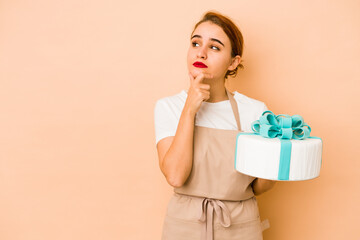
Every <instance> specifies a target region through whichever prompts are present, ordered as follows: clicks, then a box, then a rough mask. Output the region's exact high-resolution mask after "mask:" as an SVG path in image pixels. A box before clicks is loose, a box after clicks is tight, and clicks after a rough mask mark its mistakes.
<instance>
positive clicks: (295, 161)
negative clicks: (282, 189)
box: [235, 132, 322, 181]
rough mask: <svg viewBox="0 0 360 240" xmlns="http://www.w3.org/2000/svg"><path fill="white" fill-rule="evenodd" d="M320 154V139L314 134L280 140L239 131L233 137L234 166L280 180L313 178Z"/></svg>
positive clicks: (246, 172)
mask: <svg viewBox="0 0 360 240" xmlns="http://www.w3.org/2000/svg"><path fill="white" fill-rule="evenodd" d="M282 143H283V144H282ZM284 151H285V152H284ZM286 152H287V153H286ZM286 155H287V156H286ZM321 158H322V140H321V138H318V137H307V138H305V139H301V140H294V139H290V140H283V139H280V138H266V137H262V136H261V135H258V134H255V133H244V132H240V133H239V134H238V135H237V138H236V151H235V169H236V170H237V171H239V172H241V173H243V174H246V175H250V176H253V177H258V178H264V179H270V180H280V181H299V180H308V179H313V178H316V177H318V176H319V174H320V167H321V162H322V161H321ZM280 159H281V160H280ZM279 169H280V170H279Z"/></svg>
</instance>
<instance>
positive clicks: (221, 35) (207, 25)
mask: <svg viewBox="0 0 360 240" xmlns="http://www.w3.org/2000/svg"><path fill="white" fill-rule="evenodd" d="M194 35H200V36H201V37H202V39H203V40H208V39H210V38H216V39H218V40H220V41H221V42H223V43H224V44H225V43H229V42H230V40H229V38H228V36H227V35H226V33H225V32H224V30H223V29H222V28H221V27H219V26H218V25H216V24H214V23H212V22H209V21H208V22H203V23H201V24H200V25H199V26H197V28H196V29H195V31H194V32H193V34H192V35H191V37H192V36H194ZM225 45H227V44H225Z"/></svg>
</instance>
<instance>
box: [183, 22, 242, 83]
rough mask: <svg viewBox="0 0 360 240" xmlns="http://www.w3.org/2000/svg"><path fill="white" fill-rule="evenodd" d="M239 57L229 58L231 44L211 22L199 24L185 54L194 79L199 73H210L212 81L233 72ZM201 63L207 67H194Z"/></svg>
mask: <svg viewBox="0 0 360 240" xmlns="http://www.w3.org/2000/svg"><path fill="white" fill-rule="evenodd" d="M239 60H240V56H236V57H234V58H232V57H231V43H230V39H229V38H228V36H227V35H226V34H225V32H224V31H223V30H222V28H221V27H219V26H218V25H216V24H214V23H212V22H209V21H207V22H203V23H201V24H200V25H199V26H198V27H197V28H196V29H195V31H194V32H193V34H192V35H191V39H190V47H189V50H188V54H187V66H188V70H189V72H190V73H191V74H192V75H193V76H194V77H196V76H197V75H198V74H199V73H200V72H206V73H211V74H212V75H213V76H214V78H213V79H224V78H225V74H226V72H227V71H228V70H234V69H235V68H236V67H237V65H238V63H239ZM195 62H201V63H203V64H205V65H206V66H207V67H205V68H201V67H199V66H194V65H193V64H194V63H195Z"/></svg>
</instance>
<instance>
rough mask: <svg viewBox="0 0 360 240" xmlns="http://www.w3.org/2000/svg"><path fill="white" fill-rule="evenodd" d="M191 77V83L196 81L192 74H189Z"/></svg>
mask: <svg viewBox="0 0 360 240" xmlns="http://www.w3.org/2000/svg"><path fill="white" fill-rule="evenodd" d="M189 77H190V82H193V81H194V79H195V78H194V76H193V75H192V74H191V73H189Z"/></svg>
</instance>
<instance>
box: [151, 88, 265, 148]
mask: <svg viewBox="0 0 360 240" xmlns="http://www.w3.org/2000/svg"><path fill="white" fill-rule="evenodd" d="M233 93H234V94H235V95H234V98H235V100H236V102H237V106H238V110H239V115H240V125H241V130H242V131H244V132H252V130H251V123H252V122H253V121H256V120H258V119H259V118H260V116H261V114H262V113H263V112H264V111H266V110H268V108H267V106H266V105H265V103H263V102H261V101H259V100H256V99H253V98H250V97H247V96H245V95H243V94H241V93H238V92H237V91H234V92H233ZM186 98H187V90H182V91H181V92H180V93H178V94H176V95H173V96H169V97H164V98H161V99H159V100H157V102H156V104H155V109H154V120H155V138H156V144H157V143H158V142H159V141H160V140H161V139H163V138H165V137H168V136H175V133H176V129H177V126H178V123H179V119H180V115H181V113H182V110H183V108H184V105H185V101H186ZM195 125H196V126H202V127H209V128H217V129H229V130H237V125H236V120H235V116H234V113H233V110H232V108H231V104H230V100H225V101H221V102H216V103H210V102H202V103H201V106H200V109H199V111H198V112H197V113H196V118H195Z"/></svg>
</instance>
